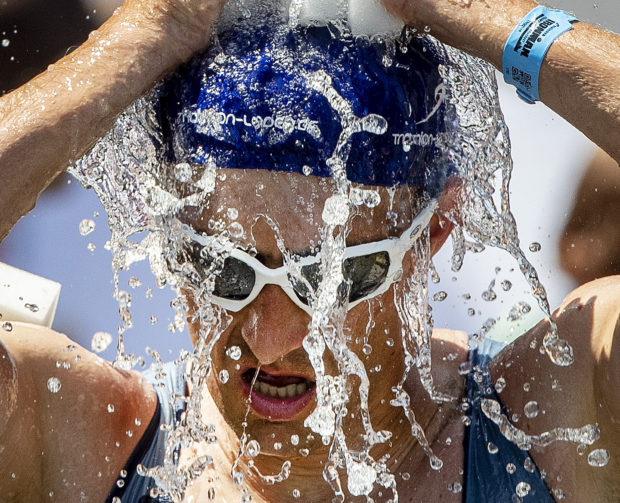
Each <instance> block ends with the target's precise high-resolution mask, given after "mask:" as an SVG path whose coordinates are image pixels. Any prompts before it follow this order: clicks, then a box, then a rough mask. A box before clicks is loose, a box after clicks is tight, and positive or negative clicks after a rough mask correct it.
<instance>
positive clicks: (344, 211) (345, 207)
mask: <svg viewBox="0 0 620 503" xmlns="http://www.w3.org/2000/svg"><path fill="white" fill-rule="evenodd" d="M322 218H323V221H324V222H325V223H326V224H328V225H344V224H345V223H346V222H347V220H348V218H349V200H348V198H346V197H345V196H342V195H340V194H336V195H334V196H331V197H330V198H329V199H327V201H325V205H324V207H323V214H322Z"/></svg>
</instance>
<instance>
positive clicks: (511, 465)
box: [506, 463, 517, 475]
mask: <svg viewBox="0 0 620 503" xmlns="http://www.w3.org/2000/svg"><path fill="white" fill-rule="evenodd" d="M516 470H517V467H516V466H515V465H514V463H508V464H507V465H506V471H507V472H508V473H510V474H511V475H512V474H513V473H514V472H515V471H516Z"/></svg>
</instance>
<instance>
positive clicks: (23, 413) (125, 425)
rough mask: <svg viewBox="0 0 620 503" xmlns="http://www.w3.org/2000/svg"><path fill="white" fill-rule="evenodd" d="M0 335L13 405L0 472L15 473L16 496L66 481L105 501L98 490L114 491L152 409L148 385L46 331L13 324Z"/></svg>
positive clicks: (0, 434) (3, 432)
mask: <svg viewBox="0 0 620 503" xmlns="http://www.w3.org/2000/svg"><path fill="white" fill-rule="evenodd" d="M0 337H1V341H2V343H3V345H4V351H5V353H6V354H7V355H9V356H10V359H11V362H12V370H13V378H12V379H11V383H12V384H11V386H12V387H13V388H14V395H13V396H14V402H15V403H14V405H13V411H12V413H11V417H10V419H9V420H8V422H7V424H6V425H5V427H4V429H3V430H0V439H1V440H2V444H3V446H4V447H5V448H7V451H9V452H12V453H14V456H12V459H11V460H7V462H6V463H0V471H2V472H10V473H12V474H15V477H14V479H13V480H15V481H16V483H15V486H16V488H17V489H16V490H18V491H23V490H24V487H23V486H27V489H28V490H30V491H32V490H33V489H32V488H33V486H38V488H39V489H40V490H41V491H43V490H46V488H49V487H54V488H60V487H68V486H70V485H72V484H69V482H68V481H72V482H75V483H76V485H80V486H82V487H83V488H84V490H85V492H86V493H89V492H90V493H91V495H92V496H95V495H96V496H97V497H96V498H95V499H103V498H105V494H102V493H98V492H97V491H98V490H100V489H101V487H102V486H105V491H104V492H107V490H108V489H109V488H110V487H112V484H113V483H114V480H115V479H116V477H117V476H118V471H119V470H120V469H121V468H122V466H123V465H124V463H125V461H126V460H127V458H128V457H129V455H130V454H131V452H132V450H133V448H134V446H135V444H136V442H137V440H138V439H139V438H140V437H141V435H142V433H143V432H144V429H145V428H146V426H147V425H148V422H149V420H150V419H151V416H152V414H153V412H154V410H155V406H156V400H157V398H156V396H155V392H154V390H153V388H152V386H151V385H150V384H148V383H147V382H146V381H145V380H144V379H143V378H142V377H141V375H140V374H138V373H136V372H126V371H122V370H119V369H116V368H114V367H113V366H112V365H111V364H110V363H109V362H107V361H105V360H103V359H102V358H100V357H98V356H97V355H95V354H93V353H91V352H89V351H87V350H85V349H84V348H82V347H80V346H78V345H76V344H75V343H74V342H73V341H71V340H70V339H69V338H68V337H66V336H65V335H63V334H60V333H57V332H54V331H53V330H50V329H47V328H43V327H38V326H34V325H28V324H22V323H14V324H13V329H12V331H11V332H4V333H3V334H1V336H0ZM0 358H1V355H0ZM0 368H1V367H0ZM4 374H7V375H8V371H7V370H6V368H5V369H4V371H3V373H2V376H1V377H2V378H3V379H4V378H5V377H6V376H5V375H4ZM3 384H4V383H3ZM0 398H2V397H0ZM109 411H112V412H109ZM69 446H70V448H68V447H69ZM24 450H25V451H24ZM28 460H30V461H28ZM30 465H32V466H30ZM50 468H53V469H50ZM0 476H2V477H4V474H0ZM88 481H90V482H88ZM76 485H73V487H74V488H75V487H76ZM0 486H2V484H0ZM47 492H49V491H47ZM47 492H46V494H47ZM55 493H56V494H58V490H56V491H55ZM22 494H23V493H22ZM58 496H59V497H60V496H61V494H58ZM34 499H37V498H36V497H35V498H34ZM34 499H33V500H34ZM21 500H23V498H22V499H21Z"/></svg>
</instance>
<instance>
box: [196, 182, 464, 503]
mask: <svg viewBox="0 0 620 503" xmlns="http://www.w3.org/2000/svg"><path fill="white" fill-rule="evenodd" d="M261 185H262V190H258V191H257V195H258V197H249V198H248V197H247V193H248V187H259V186H261ZM272 194H277V195H278V196H277V198H274V197H272ZM332 194H333V187H332V185H331V183H330V182H329V181H327V180H322V179H318V178H315V177H304V176H302V175H298V174H284V173H268V172H264V171H257V172H253V171H249V172H245V171H240V170H227V176H226V180H225V181H223V182H218V186H217V189H216V191H215V194H214V195H213V197H212V198H211V201H210V205H209V208H201V209H198V208H195V209H188V211H187V212H186V214H185V217H184V220H185V221H186V222H187V223H190V224H191V225H192V226H193V227H194V228H195V229H196V230H199V231H202V232H206V233H212V231H209V225H208V222H209V220H210V219H224V220H225V221H226V222H227V223H229V222H230V219H228V218H227V210H228V208H236V209H237V210H238V213H239V216H238V218H237V222H239V223H240V224H241V225H242V227H243V229H244V231H245V236H244V237H243V238H242V239H241V241H242V243H240V244H242V245H246V246H247V245H249V244H250V245H252V246H254V247H255V248H256V250H257V252H258V255H257V258H259V260H261V261H262V262H263V263H264V264H265V265H266V266H267V267H270V268H275V267H280V266H281V265H282V263H283V258H282V253H281V251H280V250H279V248H278V245H277V243H276V239H275V237H274V230H273V229H272V228H271V226H270V225H269V223H268V222H269V221H271V222H272V223H275V225H276V226H277V229H278V234H277V235H278V237H279V238H281V240H282V242H283V244H284V246H285V248H286V250H287V251H289V252H293V253H298V254H304V252H307V251H308V250H309V248H311V247H312V245H316V244H317V243H319V242H320V240H321V235H320V227H321V225H322V219H321V212H322V210H323V204H324V201H325V200H326V198H328V197H329V196H331V195H332ZM380 194H381V196H382V203H381V204H380V205H379V206H378V207H376V208H374V209H372V210H371V209H369V208H365V207H360V208H358V209H357V210H356V214H357V216H355V217H354V218H353V224H352V225H351V226H350V228H348V229H347V231H348V236H347V244H348V245H349V246H351V245H356V244H361V243H366V242H372V241H379V240H382V239H385V238H386V237H395V236H400V234H401V233H402V232H403V230H404V229H406V228H407V227H408V226H409V224H410V219H411V216H412V215H413V214H414V210H413V209H412V205H415V204H418V201H417V200H416V199H415V198H416V196H415V195H413V194H411V193H410V190H409V189H399V190H397V191H396V193H395V195H394V197H393V198H392V199H390V197H389V195H388V192H387V190H385V189H381V190H380ZM390 201H392V202H391V204H390ZM293 207H294V208H296V210H295V211H294V212H292V211H291V208H293ZM389 211H391V212H394V214H396V215H399V216H398V217H397V218H396V219H392V218H388V217H387V216H386V214H387V213H388V212H389ZM450 229H451V226H450V225H449V224H445V225H443V226H440V225H439V221H438V219H436V218H435V219H434V220H433V221H432V224H431V234H432V246H433V249H434V251H436V250H437V249H438V248H439V247H440V246H441V244H442V243H443V240H445V238H446V237H447V236H448V235H449V232H450ZM413 260H415V259H414V258H413V255H412V254H408V255H406V257H405V259H404V270H405V275H407V274H408V273H410V270H411V266H412V261H413ZM190 306H192V303H191V302H190ZM193 309H195V306H192V307H191V308H190V312H189V313H188V314H189V316H188V319H191V318H192V311H193ZM229 314H230V315H231V318H230V320H231V322H230V325H229V326H228V328H227V330H226V331H225V332H224V333H223V334H222V336H221V338H220V340H219V342H218V343H217V345H216V346H215V348H214V351H213V353H212V357H213V364H214V371H213V373H212V378H211V379H210V381H209V391H210V394H211V396H212V397H213V400H214V402H215V404H216V406H217V408H218V409H219V410H220V411H221V413H222V416H223V418H224V420H225V421H226V423H227V424H228V425H229V427H230V428H231V429H232V430H233V431H234V432H235V434H236V435H237V436H240V435H241V434H242V431H243V430H242V426H241V424H242V422H243V421H244V419H245V417H246V412H247V411H248V405H247V404H246V399H247V396H248V392H249V389H250V383H251V381H252V377H253V376H254V374H255V371H256V369H257V368H258V367H259V366H260V369H261V372H262V373H261V375H260V376H259V378H258V380H261V381H263V382H266V383H273V384H278V383H280V384H286V383H289V382H297V381H295V378H303V379H305V380H306V382H308V383H309V386H308V388H309V389H308V391H307V392H306V395H307V400H305V401H304V400H303V398H304V397H303V396H302V397H300V398H299V399H298V400H299V401H303V402H304V403H302V407H300V408H298V409H297V410H296V411H295V413H290V414H281V413H280V412H281V411H280V410H279V408H278V407H277V402H278V401H280V399H278V398H271V397H266V399H265V397H264V394H263V393H261V392H260V391H259V392H254V393H253V396H254V402H255V403H254V404H253V405H251V406H250V407H249V414H248V416H247V428H246V433H247V434H249V435H250V437H251V438H252V439H255V440H257V441H258V442H259V443H260V445H261V452H262V453H263V454H266V455H262V456H260V457H259V458H258V459H257V460H255V462H256V464H257V466H259V468H260V469H261V472H262V473H268V474H273V473H278V472H279V470H280V466H281V464H282V462H283V461H284V460H286V459H291V460H293V469H292V475H291V479H292V480H294V482H293V481H292V480H291V481H290V482H289V483H287V484H284V486H287V487H288V489H287V490H288V494H290V490H291V488H298V489H300V490H301V492H302V494H306V495H308V494H315V495H316V496H315V497H317V498H318V497H328V496H329V495H330V494H332V493H331V489H330V488H329V486H328V485H327V484H320V485H321V486H324V487H322V488H320V489H318V488H317V487H316V486H317V484H316V481H317V480H321V479H322V475H321V471H322V469H323V465H322V463H324V462H325V460H326V459H327V453H328V447H326V446H324V445H323V444H322V441H321V438H320V436H319V435H317V434H315V433H313V432H312V431H311V430H310V429H308V428H306V427H304V420H305V418H306V417H307V416H308V415H309V414H310V412H312V410H313V409H314V407H315V400H314V390H313V389H312V386H313V383H314V379H315V376H314V370H313V368H312V365H311V364H310V361H309V358H308V355H307V354H306V351H305V350H304V348H303V347H302V342H303V339H304V337H305V336H306V334H307V333H308V325H309V324H310V322H311V318H310V316H309V315H308V314H307V313H306V312H304V311H303V310H302V309H300V308H299V307H298V306H297V305H295V303H294V302H293V301H292V300H291V299H289V297H288V296H287V295H286V294H285V293H284V291H283V290H282V289H281V288H280V287H278V286H276V285H267V286H265V287H264V289H263V290H262V291H261V293H260V294H259V295H258V297H257V298H256V299H255V300H254V301H253V302H252V303H251V304H249V305H248V306H246V307H245V308H244V309H242V310H241V311H239V312H237V313H229ZM369 322H372V323H369ZM369 326H371V328H369ZM197 331H198V325H197V324H194V325H193V326H192V327H191V328H190V333H191V334H192V336H193V338H194V339H196V338H197ZM344 333H345V335H346V337H347V339H348V344H349V347H350V348H351V349H352V350H353V351H354V352H355V354H356V355H357V356H358V357H359V358H360V359H361V361H362V362H363V363H364V365H365V368H366V371H367V373H368V377H369V380H370V396H369V410H370V411H371V420H372V422H373V427H374V428H375V430H383V429H386V430H389V431H391V432H392V434H393V438H394V439H395V440H397V442H396V443H397V444H398V448H394V449H386V447H385V446H378V447H376V448H374V449H373V451H372V454H373V456H376V458H379V457H380V456H381V455H382V454H384V453H385V452H387V451H388V450H390V452H392V455H393V456H394V453H395V452H399V454H403V455H399V454H397V455H396V456H394V457H395V458H396V461H395V463H394V464H393V465H392V468H393V469H394V468H395V466H402V464H403V459H408V463H407V464H409V463H410V462H411V460H412V458H416V456H411V453H410V452H408V453H407V454H406V455H405V452H406V451H412V450H413V447H414V445H415V442H414V441H413V440H412V439H411V434H410V431H409V423H408V422H407V420H406V419H405V416H404V415H403V414H402V410H401V409H399V408H394V407H392V406H391V405H390V404H389V401H390V399H391V398H392V397H393V393H392V387H393V386H395V385H396V384H397V383H398V382H399V381H400V379H401V378H402V374H403V368H404V367H403V360H404V354H403V350H402V346H401V342H400V337H401V335H400V333H401V323H400V321H399V318H398V315H397V312H396V308H395V306H394V290H393V287H392V288H390V289H389V290H388V291H387V292H385V293H384V294H382V295H380V296H377V297H375V298H373V299H371V300H369V301H367V302H362V303H361V304H359V305H358V306H356V307H355V308H353V309H352V310H351V311H349V313H348V315H347V317H346V321H345V324H344ZM388 339H391V341H393V344H390V345H388V344H387V343H386V341H387V340H388ZM458 339H459V337H456V338H454V337H453V340H452V341H449V342H446V341H442V342H441V344H440V343H439V341H438V342H437V352H438V353H442V354H444V353H445V354H447V353H449V352H451V351H452V352H454V351H455V350H456V351H457V353H459V354H460V356H461V357H462V358H464V357H465V353H464V350H463V347H464V344H463V340H462V339H461V340H460V341H459V340H458ZM365 342H366V343H367V344H369V345H370V346H371V347H372V352H371V353H370V354H368V355H367V354H364V353H363V351H362V346H363V344H364V343H365ZM233 346H237V347H239V348H240V349H241V353H242V356H241V358H240V359H239V360H238V361H236V360H233V359H231V358H230V357H229V356H227V355H226V350H227V349H228V348H231V347H233ZM440 361H441V360H440ZM460 361H461V358H459V359H458V361H456V362H453V363H451V364H449V365H448V364H445V363H444V364H443V365H441V364H439V365H437V367H436V368H435V374H436V375H435V378H436V379H437V380H438V383H439V387H440V389H442V391H444V392H446V391H447V392H451V393H452V394H454V396H455V397H458V396H460V395H461V394H462V378H460V377H459V376H458V374H457V372H456V368H457V367H458V363H460ZM324 362H325V366H326V373H327V374H330V375H338V374H339V370H338V365H337V362H336V361H335V359H334V358H333V356H332V355H331V354H330V352H329V350H328V351H326V353H325V356H324ZM377 368H380V371H375V370H374V369H377ZM221 370H226V371H227V372H228V374H229V376H230V378H229V381H228V382H227V383H225V384H222V383H221V382H219V381H218V379H217V378H216V377H215V376H217V375H218V374H219V372H220V371H221ZM369 371H370V372H369ZM412 374H416V372H415V371H413V372H412ZM283 376H286V377H283ZM287 378H288V380H287ZM358 385H359V379H358V378H357V377H354V378H349V386H350V396H351V403H350V405H349V407H348V408H349V411H350V413H351V414H350V416H349V417H348V418H347V420H346V421H345V431H346V432H347V435H348V437H347V438H348V440H347V441H348V442H349V446H350V447H351V448H355V447H361V443H360V442H359V439H360V435H361V434H362V433H363V428H362V426H361V423H360V420H359V414H358V408H359V400H358V394H357V387H358ZM407 391H408V392H409V393H410V394H411V396H412V397H414V398H413V401H414V402H415V403H416V404H418V406H420V407H419V408H420V410H419V412H416V413H417V419H418V421H419V422H420V424H422V425H423V426H424V427H425V429H426V431H427V433H429V432H431V431H433V430H435V433H436V432H437V431H439V430H442V429H443V427H444V426H445V425H446V421H447V418H448V417H451V416H452V415H453V413H454V411H453V410H452V409H453V408H452V407H450V411H444V410H441V411H440V410H439V409H438V407H437V406H436V405H434V404H433V403H432V402H431V401H430V400H429V399H428V396H427V393H426V392H425V390H424V389H423V388H422V386H421V384H420V382H419V380H418V378H417V376H416V377H414V378H412V379H410V380H409V382H408V390H407ZM269 400H271V401H272V402H273V403H274V406H273V410H272V411H271V412H269V410H268V408H267V407H266V406H265V402H268V401H269ZM289 401H290V399H289ZM422 404H424V405H423V406H422ZM267 405H268V404H267ZM416 408H417V407H416ZM289 412H290V411H289ZM431 420H432V421H433V423H434V426H431V427H429V423H431ZM291 435H298V436H299V444H298V445H297V446H295V445H292V443H291ZM455 435H458V434H456V433H455V434H453V437H454V436H455ZM431 441H432V437H431ZM276 442H277V443H280V444H281V447H279V448H277V449H276V448H275V447H274V443H276ZM300 449H308V450H309V452H310V454H309V455H308V456H307V457H306V456H303V455H302V454H300ZM422 458H424V455H422ZM422 463H423V464H424V465H425V469H424V471H426V469H427V468H428V462H427V461H426V460H423V461H422ZM452 466H453V470H454V473H451V474H450V475H451V476H452V477H458V473H457V471H458V466H460V463H453V464H452ZM403 471H408V470H403ZM450 471H452V470H449V469H446V470H445V472H450ZM304 472H305V473H304ZM300 474H304V475H303V476H302V475H300ZM300 478H301V479H303V480H300ZM412 478H413V479H416V477H412ZM401 483H403V481H402V480H401ZM259 487H260V489H263V487H261V486H260V485H257V488H259ZM274 490H275V489H274ZM304 491H305V492H304Z"/></svg>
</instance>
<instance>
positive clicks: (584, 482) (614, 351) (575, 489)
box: [490, 276, 620, 501]
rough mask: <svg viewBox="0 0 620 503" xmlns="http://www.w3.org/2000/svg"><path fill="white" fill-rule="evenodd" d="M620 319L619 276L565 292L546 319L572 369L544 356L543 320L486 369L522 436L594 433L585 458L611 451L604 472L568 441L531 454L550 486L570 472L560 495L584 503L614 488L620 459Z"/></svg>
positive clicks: (545, 328)
mask: <svg viewBox="0 0 620 503" xmlns="http://www.w3.org/2000/svg"><path fill="white" fill-rule="evenodd" d="M619 316H620V277H618V276H615V277H608V278H602V279H599V280H596V281H593V282H590V283H587V284H585V285H583V286H580V287H579V288H577V289H575V290H574V291H573V292H571V293H570V294H569V295H568V296H567V297H566V299H565V300H564V301H563V302H562V304H561V305H560V307H559V308H558V309H557V310H555V311H554V313H553V316H552V318H553V320H554V321H555V323H556V325H557V329H558V337H560V338H561V339H563V340H565V341H566V342H567V343H568V344H570V346H571V347H572V349H573V355H574V362H573V363H572V364H571V365H568V366H560V365H555V364H554V363H553V362H552V361H551V359H550V358H549V356H548V355H547V354H546V352H545V350H544V346H543V341H544V338H545V336H547V335H548V334H549V333H550V328H551V326H550V324H549V322H548V321H547V320H543V321H541V322H540V323H539V324H538V325H536V326H535V327H534V328H532V329H531V330H529V331H528V332H527V333H525V334H524V335H523V336H521V337H520V338H519V339H517V340H516V341H515V342H514V343H512V344H511V345H509V346H507V347H506V348H505V349H504V350H503V351H502V352H501V353H500V354H499V355H498V356H497V357H496V358H495V359H494V360H493V362H492V363H491V366H490V369H491V375H492V378H493V381H494V382H495V381H496V380H497V379H498V378H499V377H503V378H504V380H505V383H506V385H505V389H504V390H503V392H502V393H501V394H500V395H499V397H500V400H501V402H502V403H503V405H504V406H505V407H506V410H507V413H508V417H509V418H511V420H512V422H513V424H514V426H516V427H517V428H519V429H521V430H523V431H524V432H525V433H526V434H529V435H540V434H542V433H544V432H551V431H553V430H554V429H555V428H581V427H583V426H586V425H596V426H597V427H598V430H599V431H600V439H599V440H598V441H597V442H596V443H594V444H593V445H592V446H589V447H588V452H589V451H592V450H594V449H597V448H604V449H607V450H608V451H609V452H610V453H611V461H610V463H609V466H608V467H606V468H605V470H602V469H599V470H594V471H593V469H592V467H590V466H589V465H588V463H587V460H586V456H581V457H580V456H579V455H578V454H577V449H576V447H577V445H576V444H574V443H571V442H555V443H553V444H551V445H549V446H547V447H545V448H544V449H540V448H538V449H535V450H534V451H533V452H531V455H532V457H533V458H534V460H535V461H536V463H537V464H538V466H539V467H540V468H541V469H544V470H545V471H546V472H547V474H548V480H549V481H552V482H553V483H555V482H554V481H555V479H556V478H557V477H563V478H565V477H566V474H567V473H572V474H573V475H572V476H571V477H570V480H571V481H574V483H573V482H569V481H565V484H564V485H563V489H564V491H565V492H567V493H568V492H569V491H570V492H571V493H572V494H573V495H574V496H575V495H576V496H577V498H576V501H582V499H583V500H584V501H585V498H586V497H588V495H590V496H593V495H597V496H596V497H600V498H601V500H602V498H603V497H607V495H608V494H611V493H613V491H614V490H616V489H615V488H616V487H617V485H618V484H620V480H618V477H617V476H611V474H612V473H618V472H617V469H618V463H617V461H615V459H616V458H618V456H620V439H619V438H618V436H617V435H616V434H615V432H616V431H617V418H618V417H620V395H619V392H618V390H619V389H620V349H619V348H618V346H619V344H618V341H620V328H619V326H620V324H619V322H618V320H619ZM614 342H615V344H614ZM532 404H534V405H532ZM533 409H535V411H536V412H535V413H533V412H532V410H533ZM526 410H527V411H529V413H526ZM553 483H552V486H553ZM569 486H572V487H569ZM597 501H598V499H597Z"/></svg>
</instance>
